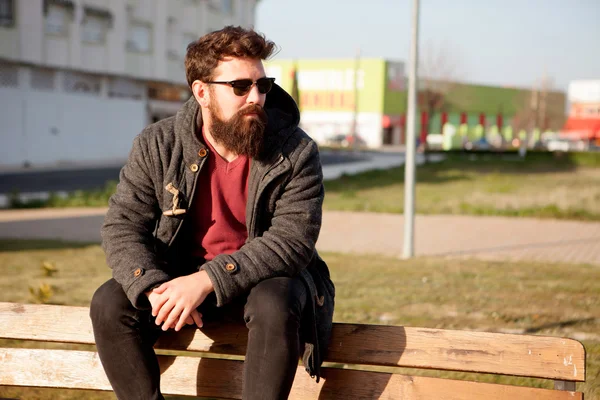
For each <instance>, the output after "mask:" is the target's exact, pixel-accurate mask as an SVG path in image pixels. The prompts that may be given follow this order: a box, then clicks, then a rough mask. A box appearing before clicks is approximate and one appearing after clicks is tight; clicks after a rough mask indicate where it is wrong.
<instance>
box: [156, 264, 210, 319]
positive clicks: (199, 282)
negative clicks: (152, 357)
mask: <svg viewBox="0 0 600 400" xmlns="http://www.w3.org/2000/svg"><path fill="white" fill-rule="evenodd" d="M213 290H214V287H213V284H212V282H211V280H210V278H209V277H208V274H207V273H206V271H198V272H196V273H193V274H191V275H186V276H182V277H179V278H175V279H173V280H171V281H168V282H165V283H163V284H162V285H160V286H159V287H157V288H154V289H152V290H150V291H148V292H146V295H147V296H148V301H149V302H150V305H152V316H154V317H156V324H157V325H160V324H161V323H162V324H163V325H162V330H163V331H166V330H168V329H169V328H175V330H176V331H179V330H180V329H181V328H183V326H184V325H186V324H187V325H193V324H196V326H198V328H201V327H202V314H200V313H199V312H198V310H197V308H198V306H200V304H202V302H203V301H204V299H206V296H208V294H209V293H210V292H212V291H213Z"/></svg>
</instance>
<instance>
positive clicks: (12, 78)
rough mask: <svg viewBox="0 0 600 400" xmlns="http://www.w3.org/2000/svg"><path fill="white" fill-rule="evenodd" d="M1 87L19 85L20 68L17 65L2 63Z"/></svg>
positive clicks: (0, 65) (0, 70) (0, 71)
mask: <svg viewBox="0 0 600 400" xmlns="http://www.w3.org/2000/svg"><path fill="white" fill-rule="evenodd" d="M0 87H19V68H18V67H17V66H16V65H13V64H6V63H0Z"/></svg>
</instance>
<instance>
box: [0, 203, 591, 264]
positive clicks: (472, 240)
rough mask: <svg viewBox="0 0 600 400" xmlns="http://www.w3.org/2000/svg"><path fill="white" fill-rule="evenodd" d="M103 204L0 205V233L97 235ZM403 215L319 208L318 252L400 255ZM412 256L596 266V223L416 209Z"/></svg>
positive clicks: (88, 238)
mask: <svg viewBox="0 0 600 400" xmlns="http://www.w3.org/2000/svg"><path fill="white" fill-rule="evenodd" d="M105 212H106V209H102V208H98V209H56V210H43V209H42V210H24V211H18V210H17V211H14V210H13V211H11V210H5V211H0V238H54V239H63V240H69V241H83V242H99V241H100V226H101V224H102V220H103V217H104V213H105ZM403 231H404V218H403V216H402V215H396V214H375V213H356V212H340V211H326V212H324V215H323V227H322V229H321V235H320V237H319V241H318V242H317V248H318V249H319V251H328V252H340V253H354V254H376V255H384V256H389V257H401V256H402V245H403ZM415 254H416V256H438V257H475V258H480V259H489V260H531V261H540V262H564V263H587V264H593V265H599V266H600V223H597V222H594V223H592V222H577V221H556V220H538V219H533V218H506V217H473V216H453V215H418V216H417V217H416V222H415Z"/></svg>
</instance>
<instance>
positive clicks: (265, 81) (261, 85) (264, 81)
mask: <svg viewBox="0 0 600 400" xmlns="http://www.w3.org/2000/svg"><path fill="white" fill-rule="evenodd" d="M256 87H257V88H258V91H259V92H260V93H262V94H267V93H269V92H270V91H271V88H272V87H273V81H272V80H271V79H269V78H260V79H259V80H257V81H256Z"/></svg>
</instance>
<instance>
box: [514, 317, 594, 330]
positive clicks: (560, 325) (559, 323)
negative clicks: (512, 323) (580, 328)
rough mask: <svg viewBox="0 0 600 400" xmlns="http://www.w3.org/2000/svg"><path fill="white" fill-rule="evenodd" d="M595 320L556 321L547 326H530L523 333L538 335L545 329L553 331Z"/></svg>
mask: <svg viewBox="0 0 600 400" xmlns="http://www.w3.org/2000/svg"><path fill="white" fill-rule="evenodd" d="M595 320H596V318H583V319H571V320H568V321H557V322H552V323H549V324H544V325H540V326H532V327H531V328H527V329H525V333H538V332H540V331H543V330H545V329H553V328H566V327H567V326H573V325H579V324H585V323H588V322H594V321H595Z"/></svg>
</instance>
